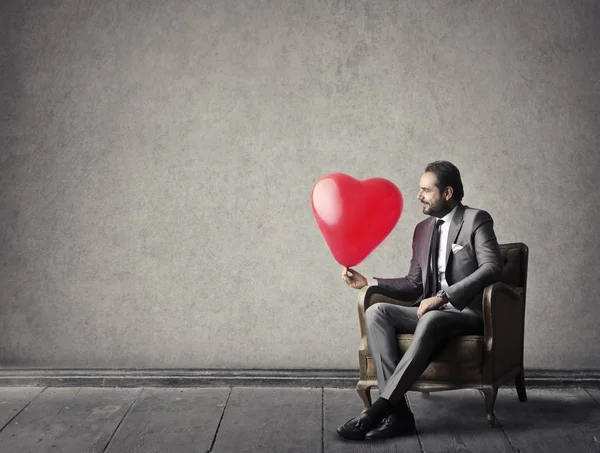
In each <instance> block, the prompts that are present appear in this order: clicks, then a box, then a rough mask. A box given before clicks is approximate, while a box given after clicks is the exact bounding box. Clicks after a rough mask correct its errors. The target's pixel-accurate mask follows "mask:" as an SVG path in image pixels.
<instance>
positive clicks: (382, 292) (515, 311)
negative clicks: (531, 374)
mask: <svg viewBox="0 0 600 453" xmlns="http://www.w3.org/2000/svg"><path fill="white" fill-rule="evenodd" d="M500 250H501V253H502V258H503V260H504V269H503V273H502V278H501V280H500V281H499V282H496V283H494V284H492V285H490V286H488V287H486V288H485V290H484V292H483V298H482V304H483V317H484V333H483V335H482V336H481V335H466V336H460V337H457V338H455V339H453V340H452V341H451V342H450V343H448V345H447V346H446V347H445V348H444V349H443V350H442V351H441V352H440V353H439V354H438V355H437V356H436V357H435V358H434V360H433V361H432V362H431V363H430V364H429V366H428V367H427V369H425V371H424V372H423V373H422V374H421V377H420V378H419V379H418V380H417V381H416V382H415V383H414V385H413V386H412V387H411V388H410V390H411V391H418V392H422V393H423V396H424V397H427V396H429V392H436V391H441V390H452V389H464V388H474V389H477V390H479V391H480V392H481V393H482V395H483V396H484V399H485V409H486V413H487V420H488V423H489V425H490V426H494V423H495V421H496V416H495V414H494V403H495V401H496V395H497V393H498V387H499V386H500V385H502V384H504V383H505V382H507V381H509V380H514V385H515V387H516V389H517V394H518V396H519V400H520V401H526V400H527V394H526V390H525V377H524V373H523V337H524V321H525V298H526V289H527V263H528V255H529V249H528V247H527V246H526V245H525V244H522V243H512V244H501V245H500ZM377 302H388V303H393V304H399V305H410V304H411V302H409V301H400V300H397V299H395V298H394V295H393V293H390V292H389V291H388V290H386V289H384V288H381V287H378V286H370V287H365V288H363V289H361V290H360V293H359V297H358V318H359V322H360V331H361V340H360V346H359V349H358V358H359V370H360V374H359V381H358V383H357V385H356V390H357V392H358V394H359V396H360V398H361V399H362V401H363V403H364V406H365V407H364V410H366V409H367V408H368V407H369V406H370V405H371V388H373V387H376V386H377V376H376V371H375V366H374V364H373V360H372V358H371V355H370V352H369V347H368V344H367V337H366V332H365V310H367V309H368V307H369V306H370V305H372V304H374V303H377ZM411 341H412V335H409V334H398V345H399V348H400V355H402V354H403V353H404V352H405V351H406V349H407V348H408V345H409V344H410V342H411Z"/></svg>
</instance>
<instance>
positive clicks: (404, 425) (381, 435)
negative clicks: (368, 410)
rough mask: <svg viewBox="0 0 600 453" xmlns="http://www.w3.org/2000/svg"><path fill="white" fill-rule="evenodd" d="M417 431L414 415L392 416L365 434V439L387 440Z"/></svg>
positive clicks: (395, 414)
mask: <svg viewBox="0 0 600 453" xmlns="http://www.w3.org/2000/svg"><path fill="white" fill-rule="evenodd" d="M416 430H417V428H416V426H415V416H414V415H413V414H402V415H400V414H397V413H394V414H391V415H388V416H387V417H386V418H384V419H383V421H382V422H381V424H380V425H379V426H378V427H377V428H375V429H373V430H371V431H369V432H368V433H367V434H365V439H367V440H374V439H387V438H388V437H397V436H402V435H403V434H412V433H414V432H415V431H416Z"/></svg>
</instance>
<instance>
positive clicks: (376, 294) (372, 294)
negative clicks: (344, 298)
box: [358, 286, 412, 345]
mask: <svg viewBox="0 0 600 453" xmlns="http://www.w3.org/2000/svg"><path fill="white" fill-rule="evenodd" d="M378 302H386V303H389V304H395V305H404V306H409V305H412V302H410V301H403V300H399V299H397V295H396V294H395V293H394V292H393V291H390V290H389V289H386V288H383V287H381V286H365V287H364V288H362V289H361V290H360V292H359V293H358V321H359V322H360V336H361V338H362V339H363V341H361V345H362V344H366V335H367V333H366V329H365V310H366V309H367V308H369V306H371V305H373V304H376V303H378Z"/></svg>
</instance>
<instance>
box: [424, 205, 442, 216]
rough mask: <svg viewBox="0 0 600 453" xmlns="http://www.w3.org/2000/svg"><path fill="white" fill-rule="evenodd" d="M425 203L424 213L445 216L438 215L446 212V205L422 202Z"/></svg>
mask: <svg viewBox="0 0 600 453" xmlns="http://www.w3.org/2000/svg"><path fill="white" fill-rule="evenodd" d="M421 204H422V205H423V214H426V215H431V216H434V217H443V216H438V214H440V213H443V212H445V208H446V207H445V206H444V205H442V206H436V205H431V204H428V203H421Z"/></svg>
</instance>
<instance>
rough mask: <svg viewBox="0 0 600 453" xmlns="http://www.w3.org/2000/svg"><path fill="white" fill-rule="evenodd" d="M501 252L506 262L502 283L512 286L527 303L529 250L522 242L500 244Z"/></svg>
mask: <svg viewBox="0 0 600 453" xmlns="http://www.w3.org/2000/svg"><path fill="white" fill-rule="evenodd" d="M500 252H501V253H502V259H503V260H504V269H503V271H502V278H501V280H500V281H501V282H502V283H506V284H507V285H510V286H512V287H513V288H514V289H515V290H516V291H517V292H518V293H519V294H521V296H522V297H523V301H525V292H526V290H527V263H528V260H529V248H528V247H527V246H526V245H525V244H523V243H520V242H515V243H511V244H500Z"/></svg>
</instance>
